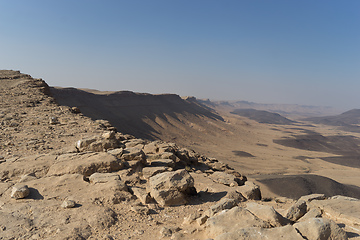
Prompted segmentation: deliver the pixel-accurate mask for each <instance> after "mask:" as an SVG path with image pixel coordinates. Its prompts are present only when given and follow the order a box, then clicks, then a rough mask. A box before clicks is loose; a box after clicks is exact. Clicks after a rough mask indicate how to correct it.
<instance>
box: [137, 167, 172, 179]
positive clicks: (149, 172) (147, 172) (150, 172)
mask: <svg viewBox="0 0 360 240" xmlns="http://www.w3.org/2000/svg"><path fill="white" fill-rule="evenodd" d="M167 169H168V168H167V167H144V168H143V169H142V175H143V178H144V179H149V178H150V177H152V176H155V175H156V174H159V173H163V172H166V171H167Z"/></svg>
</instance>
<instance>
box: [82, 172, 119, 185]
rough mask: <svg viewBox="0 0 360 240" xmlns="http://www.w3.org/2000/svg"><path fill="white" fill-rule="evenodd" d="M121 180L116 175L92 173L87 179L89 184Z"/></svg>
mask: <svg viewBox="0 0 360 240" xmlns="http://www.w3.org/2000/svg"><path fill="white" fill-rule="evenodd" d="M116 180H119V181H120V180H121V179H120V176H119V175H118V174H116V173H93V174H91V176H90V177H89V181H90V183H93V184H95V183H106V182H110V181H116Z"/></svg>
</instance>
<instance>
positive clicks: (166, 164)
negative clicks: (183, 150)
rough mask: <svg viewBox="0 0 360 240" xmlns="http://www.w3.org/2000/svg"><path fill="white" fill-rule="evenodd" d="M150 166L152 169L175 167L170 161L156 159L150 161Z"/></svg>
mask: <svg viewBox="0 0 360 240" xmlns="http://www.w3.org/2000/svg"><path fill="white" fill-rule="evenodd" d="M150 165H151V166H154V167H171V168H174V167H175V163H174V161H173V160H171V159H156V160H152V161H151V162H150Z"/></svg>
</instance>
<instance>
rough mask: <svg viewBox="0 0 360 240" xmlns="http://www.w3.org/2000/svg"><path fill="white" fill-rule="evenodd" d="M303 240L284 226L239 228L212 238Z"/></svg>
mask: <svg viewBox="0 0 360 240" xmlns="http://www.w3.org/2000/svg"><path fill="white" fill-rule="evenodd" d="M270 239H271V240H272V239H273V240H277V239H284V240H288V239H289V240H290V239H291V240H304V238H302V237H301V235H300V234H298V233H297V232H296V230H295V228H294V227H293V226H290V225H288V226H284V227H277V228H259V227H250V228H240V229H237V230H235V231H231V232H227V233H224V234H221V235H219V236H217V237H215V238H214V240H270Z"/></svg>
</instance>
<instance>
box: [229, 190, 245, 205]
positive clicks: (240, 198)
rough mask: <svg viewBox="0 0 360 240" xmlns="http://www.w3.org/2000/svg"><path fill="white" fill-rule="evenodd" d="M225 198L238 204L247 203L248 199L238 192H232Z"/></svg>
mask: <svg viewBox="0 0 360 240" xmlns="http://www.w3.org/2000/svg"><path fill="white" fill-rule="evenodd" d="M225 198H229V199H234V200H235V203H236V204H239V203H240V202H244V201H246V198H245V197H244V196H243V195H242V194H241V193H239V192H238V191H236V190H230V191H229V192H228V193H227V194H226V196H225Z"/></svg>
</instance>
